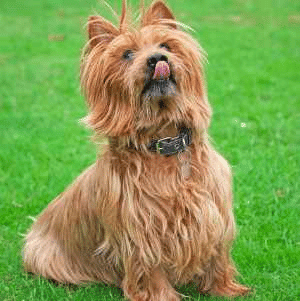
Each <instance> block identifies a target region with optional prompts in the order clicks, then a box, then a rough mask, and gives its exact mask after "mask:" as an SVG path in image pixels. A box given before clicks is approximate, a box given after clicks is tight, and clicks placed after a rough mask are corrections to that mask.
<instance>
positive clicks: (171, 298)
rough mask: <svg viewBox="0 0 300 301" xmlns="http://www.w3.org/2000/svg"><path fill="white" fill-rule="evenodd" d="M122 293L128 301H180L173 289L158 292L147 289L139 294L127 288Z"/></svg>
mask: <svg viewBox="0 0 300 301" xmlns="http://www.w3.org/2000/svg"><path fill="white" fill-rule="evenodd" d="M124 293H125V296H126V297H127V298H128V299H129V300H130V301H180V297H179V295H178V294H177V293H176V291H175V290H174V289H173V288H171V289H169V288H168V289H167V288H165V289H162V290H159V291H157V290H153V288H148V289H145V290H143V291H139V292H135V291H134V290H132V289H130V288H127V289H126V290H125V289H124Z"/></svg>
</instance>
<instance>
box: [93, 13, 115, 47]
mask: <svg viewBox="0 0 300 301" xmlns="http://www.w3.org/2000/svg"><path fill="white" fill-rule="evenodd" d="M88 34H89V40H90V47H91V48H94V47H95V46H96V45H97V44H99V43H105V44H108V43H110V42H111V41H112V40H113V39H114V38H115V37H116V36H118V35H119V30H118V29H117V28H116V27H115V26H114V25H113V24H112V23H110V22H109V21H107V20H105V19H104V18H102V17H100V16H90V17H89V21H88Z"/></svg>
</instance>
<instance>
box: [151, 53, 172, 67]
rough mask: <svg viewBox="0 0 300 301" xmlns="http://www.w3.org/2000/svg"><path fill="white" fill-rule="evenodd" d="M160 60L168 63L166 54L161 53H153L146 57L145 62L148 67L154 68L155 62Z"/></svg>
mask: <svg viewBox="0 0 300 301" xmlns="http://www.w3.org/2000/svg"><path fill="white" fill-rule="evenodd" d="M160 61H163V62H167V63H168V58H167V56H166V55H164V54H161V53H155V54H153V55H151V56H150V57H149V58H148V61H147V64H148V66H149V67H151V68H155V66H156V64H157V63H158V62H160Z"/></svg>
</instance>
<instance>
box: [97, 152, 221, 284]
mask: <svg viewBox="0 0 300 301" xmlns="http://www.w3.org/2000/svg"><path fill="white" fill-rule="evenodd" d="M140 156H141V157H140ZM139 157H140V158H139ZM194 157H195V156H194V155H193V159H192V161H191V163H190V164H191V172H192V173H191V176H190V178H189V179H183V177H182V175H181V169H180V163H179V162H178V159H177V157H176V156H172V157H163V156H159V155H153V156H150V157H149V156H148V159H146V158H143V157H142V155H140V154H138V153H131V154H123V155H122V156H120V154H118V156H115V157H114V156H111V155H110V158H112V161H111V163H110V164H109V163H108V161H106V160H105V156H104V161H103V162H105V164H104V165H107V164H109V165H110V167H109V168H107V169H106V168H104V170H107V171H110V175H109V177H110V179H108V183H107V184H109V185H111V188H110V194H109V195H107V191H108V189H107V187H106V188H105V189H104V190H105V192H106V195H105V196H103V200H105V201H104V204H102V205H103V207H102V208H103V210H104V212H101V216H103V217H104V218H103V222H104V224H105V225H106V226H107V225H109V226H110V227H112V228H113V229H114V230H113V233H114V234H113V236H114V238H112V237H109V235H108V237H109V240H110V243H108V241H106V242H103V244H102V245H103V246H105V248H106V250H101V251H102V252H103V251H106V252H109V250H108V246H110V244H111V243H113V244H115V243H116V242H117V241H118V240H122V241H123V242H124V241H127V244H128V246H130V251H131V252H132V249H135V252H137V253H138V257H139V258H140V259H141V260H146V261H147V264H150V265H154V266H155V265H161V266H165V267H166V270H168V271H173V272H172V274H173V277H174V281H175V282H176V281H179V280H180V281H181V282H186V281H190V280H191V277H192V275H194V274H199V273H201V270H199V269H201V268H203V267H204V266H205V264H206V263H207V261H208V260H209V258H210V257H211V256H212V255H213V253H214V252H215V251H216V249H217V248H218V244H219V243H220V241H221V239H222V230H221V229H223V221H222V218H221V215H220V212H219V210H218V208H217V206H216V204H215V203H214V202H213V198H214V196H213V195H212V194H211V193H209V192H208V190H207V187H205V183H204V182H205V179H204V178H203V177H199V173H200V174H201V171H200V170H199V169H200V166H199V164H198V163H197V162H196V160H195V158H194ZM113 166H117V169H114V168H113ZM195 173H196V174H197V177H194V176H193V175H194V174H195ZM195 178H196V179H197V180H195ZM114 184H117V185H114ZM116 187H118V189H115V188H116ZM119 187H121V189H120V188H119ZM116 234H117V236H119V237H116ZM123 245H126V244H123ZM208 246H209V247H208ZM100 249H101V246H100ZM109 249H113V250H116V246H114V247H113V248H110V247H109ZM122 252H125V253H126V250H124V249H123V250H120V253H119V256H120V258H122V257H123V256H124V257H126V254H122ZM170 277H171V278H172V276H170Z"/></svg>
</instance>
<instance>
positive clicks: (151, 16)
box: [142, 0, 176, 28]
mask: <svg viewBox="0 0 300 301" xmlns="http://www.w3.org/2000/svg"><path fill="white" fill-rule="evenodd" d="M162 20H164V21H165V22H166V24H167V25H169V26H171V27H173V28H176V23H175V17H174V15H173V13H172V11H171V10H170V9H169V8H168V6H167V5H166V4H165V3H164V2H163V1H161V0H158V1H155V2H154V3H153V4H152V5H151V6H150V8H149V9H148V11H147V12H146V13H145V15H144V17H143V19H142V26H147V25H154V24H157V23H159V22H160V21H162ZM168 21H171V22H168ZM172 21H174V22H172Z"/></svg>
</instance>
